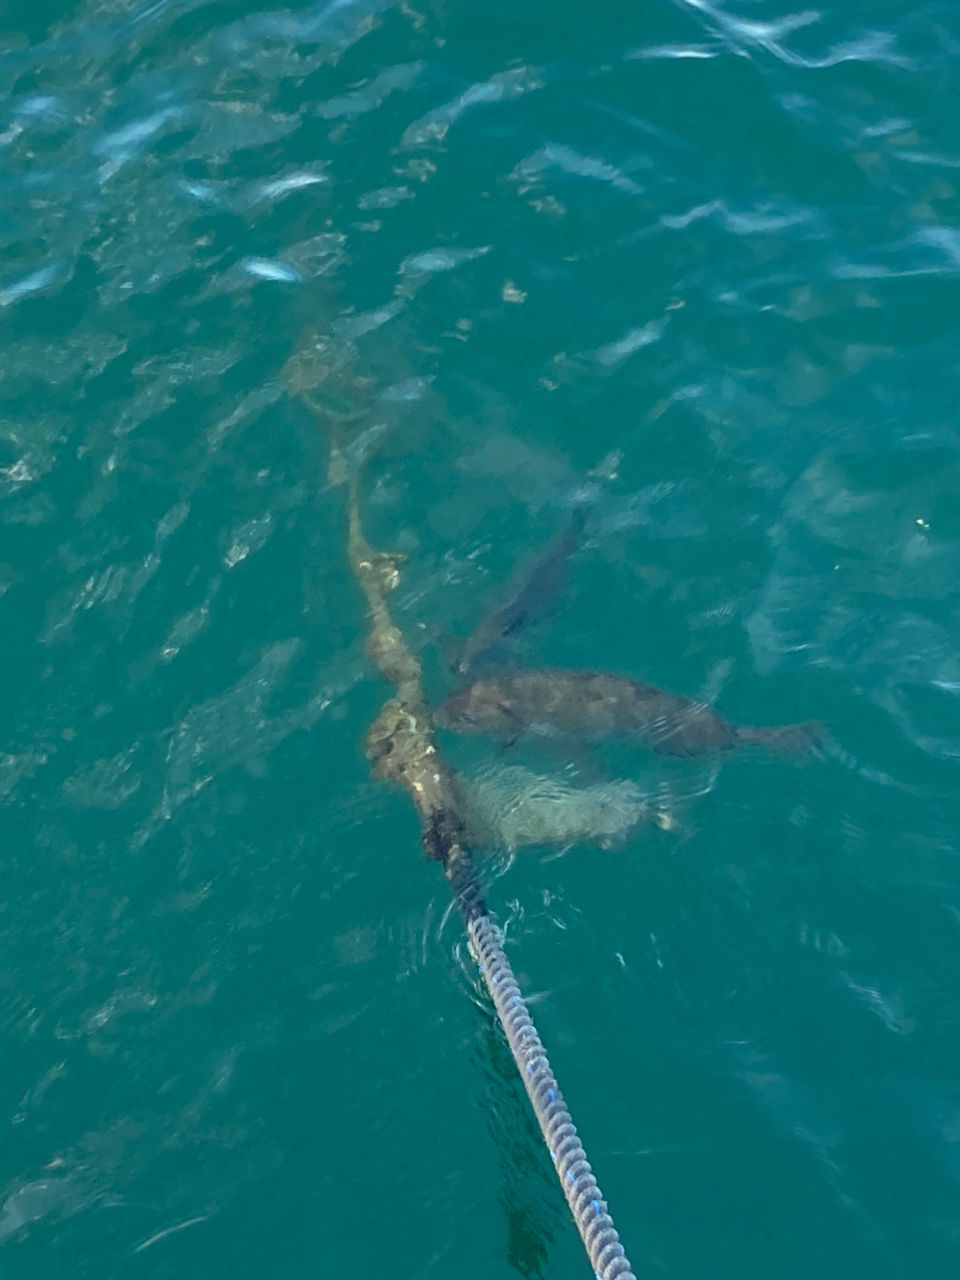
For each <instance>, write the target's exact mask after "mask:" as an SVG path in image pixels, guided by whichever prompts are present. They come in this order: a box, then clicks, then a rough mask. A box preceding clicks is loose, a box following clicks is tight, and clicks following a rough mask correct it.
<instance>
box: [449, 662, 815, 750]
mask: <svg viewBox="0 0 960 1280" xmlns="http://www.w3.org/2000/svg"><path fill="white" fill-rule="evenodd" d="M437 723H438V724H439V725H441V726H443V727H444V728H447V729H453V730H455V731H456V732H458V733H478V734H490V735H492V736H495V737H499V738H501V739H502V740H504V741H506V742H512V741H515V740H516V739H517V738H519V737H521V736H522V735H524V734H528V733H532V734H547V735H555V734H567V735H570V736H573V737H577V738H582V739H598V738H609V737H628V738H636V739H638V740H643V741H645V742H647V743H648V744H649V745H650V746H651V747H652V748H653V750H654V751H657V752H659V753H660V754H661V755H670V756H695V755H704V754H706V753H708V752H712V751H729V750H731V749H732V748H734V747H740V746H751V745H759V746H768V747H774V748H776V749H778V750H783V751H802V750H808V751H809V750H812V749H814V748H816V747H817V746H819V744H820V743H821V742H822V740H823V736H824V730H823V726H822V725H820V724H817V723H816V722H814V721H810V722H808V723H805V724H788V725H773V726H770V727H752V726H747V725H735V724H731V723H730V722H729V721H728V720H724V718H723V717H722V716H721V715H719V714H718V713H717V712H716V711H713V710H712V709H711V708H710V707H708V706H706V705H705V704H704V703H701V702H692V701H691V700H690V699H688V698H681V697H678V696H677V695H676V694H672V693H666V692H665V691H664V690H662V689H657V688H654V686H653V685H649V684H641V683H640V682H639V681H637V680H630V679H628V678H627V677H625V676H617V675H607V674H605V673H603V672H595V671H579V670H565V669H562V668H555V667H554V668H551V667H545V668H539V669H533V670H530V671H521V672H517V673H516V674H513V675H505V676H499V677H493V678H491V679H487V680H475V681H474V682H473V683H472V684H469V685H467V686H466V688H464V689H460V690H458V691H456V692H454V693H452V694H450V696H449V697H448V698H447V699H446V700H445V701H444V702H443V703H442V705H441V706H440V708H439V710H438V712H437Z"/></svg>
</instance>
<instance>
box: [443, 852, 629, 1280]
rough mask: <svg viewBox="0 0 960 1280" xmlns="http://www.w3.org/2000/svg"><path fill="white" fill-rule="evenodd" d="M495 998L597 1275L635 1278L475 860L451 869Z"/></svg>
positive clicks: (609, 1278) (613, 1278) (462, 861)
mask: <svg viewBox="0 0 960 1280" xmlns="http://www.w3.org/2000/svg"><path fill="white" fill-rule="evenodd" d="M448 876H449V878H450V880H451V883H452V884H453V889H454V893H455V894H456V899H457V905H458V906H459V908H460V912H461V914H462V915H463V919H464V923H465V924H466V926H467V934H468V936H469V938H470V943H471V945H472V947H473V951H474V954H475V956H476V957H477V960H478V962H479V965H480V972H481V974H482V976H483V980H484V983H485V984H486V987H487V991H489V993H490V999H491V1000H492V1001H493V1005H494V1008H495V1009H496V1011H497V1018H498V1019H499V1021H500V1025H501V1026H502V1027H503V1031H504V1034H505V1035H506V1037H507V1043H508V1044H509V1046H510V1052H511V1053H512V1054H513V1060H514V1062H515V1063H516V1066H517V1070H518V1071H519V1072H520V1078H521V1079H522V1080H523V1083H524V1085H525V1087H526V1090H527V1096H528V1097H529V1099H530V1105H531V1106H532V1107H533V1112H534V1115H535V1116H536V1117H537V1123H538V1124H539V1126H540V1132H541V1133H542V1134H543V1140H544V1142H545V1143H546V1144H547V1150H548V1151H549V1152H550V1156H551V1158H552V1160H553V1164H554V1168H555V1169H556V1171H557V1177H558V1178H559V1179H560V1186H561V1187H562V1188H563V1194H564V1195H565V1196H566V1198H567V1204H568V1205H569V1207H570V1212H571V1214H572V1215H573V1220H574V1223H575V1224H576V1227H577V1230H578V1231H579V1233H580V1239H581V1240H582V1241H583V1247H584V1248H585V1249H586V1251H587V1257H588V1258H589V1259H590V1265H591V1266H592V1267H593V1272H594V1275H595V1276H597V1278H598V1280H635V1277H634V1274H633V1271H632V1269H631V1267H630V1263H629V1261H628V1259H627V1255H626V1253H625V1252H624V1248H623V1245H622V1244H621V1243H620V1236H619V1234H618V1233H617V1229H616V1227H615V1226H614V1224H613V1219H612V1218H611V1216H610V1214H609V1213H608V1212H607V1205H606V1201H605V1200H604V1198H603V1196H602V1194H601V1192H600V1188H599V1186H598V1185H597V1180H596V1178H595V1177H594V1176H593V1170H592V1169H591V1167H590V1162H589V1160H588V1159H587V1153H586V1151H585V1150H584V1147H583V1143H582V1142H581V1141H580V1138H579V1136H578V1135H577V1130H576V1126H575V1125H574V1123H573V1119H572V1117H571V1115H570V1112H569V1111H568V1110H567V1104H566V1103H565V1102H564V1100H563V1094H562V1093H561V1092H560V1086H559V1085H558V1084H557V1080H556V1077H555V1076H554V1074H553V1070H552V1068H551V1066H550V1060H549V1058H548V1057H547V1052H546V1050H545V1049H544V1047H543V1042H542V1041H541V1039H540V1034H539V1032H538V1031H537V1028H536V1024H535V1023H534V1021H533V1018H532V1017H531V1016H530V1011H529V1009H528V1008H527V1004H526V1001H525V1000H524V998H523V995H522V993H521V991H520V987H519V984H518V983H517V980H516V978H515V977H514V973H513V968H512V966H511V964H510V961H509V960H508V959H507V954H506V952H505V951H504V948H503V938H502V935H501V933H500V930H499V929H498V928H497V926H496V924H495V923H494V921H493V919H492V918H491V916H490V914H489V912H488V910H487V906H486V903H485V902H484V900H483V897H482V895H481V893H480V890H479V888H478V886H477V882H476V877H475V874H474V869H473V865H472V859H471V860H469V862H468V861H467V859H465V858H461V859H460V860H458V862H457V863H456V864H454V865H453V866H452V867H450V868H448Z"/></svg>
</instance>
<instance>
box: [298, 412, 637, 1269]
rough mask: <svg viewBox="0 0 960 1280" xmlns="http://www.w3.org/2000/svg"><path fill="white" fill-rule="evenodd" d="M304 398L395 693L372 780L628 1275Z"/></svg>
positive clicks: (589, 1217) (602, 1238) (384, 559)
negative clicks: (398, 812) (423, 866)
mask: <svg viewBox="0 0 960 1280" xmlns="http://www.w3.org/2000/svg"><path fill="white" fill-rule="evenodd" d="M304 400H305V403H307V404H308V405H309V407H310V408H311V409H313V411H314V412H316V413H318V415H319V416H320V417H321V418H322V419H323V418H325V419H326V423H324V424H323V425H325V426H326V427H327V433H328V437H329V442H330V478H331V481H332V482H333V483H336V484H345V485H346V486H347V520H348V530H347V549H348V553H349V558H350V564H351V566H352V568H353V572H354V574H355V575H356V578H357V581H358V583H359V584H360V587H361V589H362V590H363V593H364V595H365V596H366V599H367V605H368V607H369V611H370V634H369V637H368V640H367V651H368V653H369V655H370V657H371V659H372V660H373V662H374V663H375V664H376V666H377V667H378V669H379V670H380V672H381V674H382V675H383V676H384V677H385V678H386V679H387V680H388V681H389V682H390V683H391V684H392V685H393V686H394V688H395V690H396V694H395V696H394V697H392V698H390V699H389V700H388V701H387V702H386V703H385V704H384V706H383V708H382V710H381V712H380V715H379V716H378V717H377V719H376V721H375V722H374V724H373V725H372V727H371V728H370V730H369V732H368V734H367V743H366V745H367V753H368V755H369V756H370V758H371V759H372V760H373V761H374V771H375V772H376V774H377V775H378V776H379V777H382V778H387V779H390V780H392V781H394V782H399V783H400V784H401V785H402V786H404V787H405V788H406V789H407V791H408V792H409V793H410V796H411V797H412V799H413V802H414V804H415V805H416V808H417V812H418V813H419V815H420V823H421V830H422V837H423V844H424V848H425V850H426V853H427V855H428V856H429V857H431V858H435V859H436V860H437V861H438V862H440V864H441V865H442V867H443V870H444V873H445V875H446V877H447V879H448V880H449V881H450V884H451V887H452V889H453V892H454V896H455V899H456V903H457V906H458V907H459V909H460V912H461V914H462V916H463V919H464V923H465V925H466V928H467V933H468V936H469V939H470V944H471V946H472V949H473V951H474V954H475V955H476V958H477V961H478V963H479V965H480V972H481V974H482V975H483V980H484V983H485V984H486V987H487V990H488V992H489V993H490V998H491V1000H492V1001H493V1005H494V1008H495V1010H496V1013H497V1017H498V1018H499V1020H500V1024H501V1026H502V1027H503V1030H504V1034H505V1035H506V1037H507V1043H508V1044H509V1046H510V1052H511V1053H512V1054H513V1060H514V1062H515V1063H516V1065H517V1070H518V1071H519V1072H520V1076H521V1078H522V1080H523V1083H524V1085H525V1087H526V1090H527V1095H528V1096H529V1098H530V1103H531V1105H532V1107H533V1110H534V1113H535V1115H536V1117H537V1122H538V1124H539V1125H540V1131H541V1133H542V1134H543V1137H544V1141H545V1142H546V1144H547V1149H548V1151H549V1152H550V1155H551V1158H552V1159H553V1162H554V1167H555V1168H556V1171H557V1176H558V1178H559V1179H560V1185H561V1186H562V1188H563V1192H564V1195H565V1196H566V1198H567V1203H568V1205H569V1206H570V1212H571V1213H572V1214H573V1219H574V1222H575V1223H576V1225H577V1230H578V1231H579V1232H580V1238H581V1240H582V1241H583V1244H584V1248H585V1249H586V1251H587V1256H588V1257H589V1259H590V1264H591V1266H592V1267H593V1271H594V1274H595V1275H596V1276H598V1277H599V1280H634V1278H633V1272H632V1270H631V1267H630V1264H629V1262H628V1261H627V1257H626V1254H625V1253H624V1250H623V1245H622V1244H621V1243H620V1238H619V1236H618V1234H617V1231H616V1228H615V1227H614V1225H613V1220H612V1218H611V1217H610V1214H609V1213H608V1212H607V1206H606V1202H605V1201H604V1199H603V1196H602V1195H601V1193H600V1188H599V1187H598V1186H597V1181H596V1178H595V1177H594V1176H593V1171H592V1170H591V1168H590V1164H589V1162H588V1160H587V1156H586V1152H585V1151H584V1148H583V1144H582V1143H581V1141H580V1138H579V1137H578V1135H577V1130H576V1128H575V1126H574V1124H573V1121H572V1119H571V1117H570V1112H569V1111H568V1110H567V1107H566V1104H565V1102H564V1100H563V1095H562V1094H561V1092H560V1087H559V1085H558V1084H557V1081H556V1077H555V1076H554V1074H553V1071H552V1069H551V1067H550V1062H549V1059H548V1058H547V1054H546V1051H545V1050H544V1047H543V1043H542V1042H541V1040H540V1036H539V1034H538V1032H537V1028H536V1026H535V1025H534V1022H533V1019H532V1018H531V1016H530V1012H529V1010H528V1008H527V1006H526V1003H525V1001H524V999H523V996H522V994H521V991H520V987H519V985H518V983H517V980H516V978H515V977H514V973H513V969H512V967H511V965H510V961H509V960H508V959H507V955H506V952H505V951H504V947H503V937H502V935H501V932H500V930H499V928H498V927H497V925H496V924H495V923H494V921H493V919H492V917H491V916H490V913H489V911H488V909H487V905H486V902H485V901H484V898H483V894H482V892H481V890H480V886H479V882H478V879H477V874H476V869H475V866H474V861H473V857H472V855H471V852H470V849H469V846H468V844H467V842H466V836H465V830H464V824H463V822H462V820H461V817H460V813H461V808H462V805H461V799H460V785H459V782H458V778H457V775H456V773H455V772H454V771H453V770H452V769H451V768H450V767H449V766H448V765H447V764H445V763H444V761H443V760H442V758H441V757H440V755H439V753H438V751H437V747H436V744H435V742H434V725H433V717H432V714H431V711H430V707H429V705H428V703H427V700H426V696H425V694H424V691H423V683H422V677H421V669H420V663H419V661H418V660H417V658H416V657H415V655H414V654H413V653H412V652H411V650H410V649H409V648H408V646H407V645H406V643H405V641H404V638H403V636H402V634H401V632H400V631H399V629H398V628H397V627H396V625H395V624H394V622H393V620H392V618H391V616H390V611H389V609H388V607H387V596H388V594H389V592H390V591H391V590H392V589H393V587H394V586H396V584H397V581H398V578H399V558H398V557H395V556H389V555H384V554H382V553H377V552H374V551H373V550H372V549H371V547H370V546H369V544H368V543H367V541H366V538H365V537H364V533H363V528H362V525H361V521H360V487H359V480H358V477H357V472H356V468H355V467H354V468H351V467H350V466H348V464H347V460H346V458H345V456H344V448H343V439H342V424H341V423H339V422H338V421H337V418H336V416H335V415H333V416H331V415H328V414H326V413H324V412H323V410H322V409H321V408H319V407H318V406H317V405H316V404H315V403H314V402H313V401H312V400H311V399H310V398H308V397H304Z"/></svg>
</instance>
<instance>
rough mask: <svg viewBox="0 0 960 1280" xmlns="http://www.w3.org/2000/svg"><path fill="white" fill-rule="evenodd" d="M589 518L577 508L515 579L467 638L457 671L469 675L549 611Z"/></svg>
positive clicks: (563, 582)
mask: <svg viewBox="0 0 960 1280" xmlns="http://www.w3.org/2000/svg"><path fill="white" fill-rule="evenodd" d="M586 520H587V517H586V512H585V511H584V509H583V506H582V505H581V506H577V507H575V508H574V509H573V511H572V512H571V514H570V519H569V520H568V521H567V523H566V525H565V526H564V529H563V531H562V532H561V534H560V535H559V537H558V538H557V539H556V540H555V541H554V542H553V543H551V545H550V546H549V547H548V548H547V550H546V551H545V552H544V553H543V554H542V555H541V556H540V557H539V558H538V559H537V560H536V561H535V562H534V563H533V564H532V565H530V566H529V567H528V568H526V569H524V570H523V571H522V572H521V573H520V574H519V575H518V576H517V577H516V578H515V579H514V582H513V584H512V585H511V587H510V588H509V589H508V592H507V597H506V601H505V603H504V604H502V605H500V606H498V607H497V608H496V609H494V610H493V612H492V613H489V614H487V616H486V617H485V618H483V619H482V621H481V622H480V623H479V625H478V626H477V627H476V628H475V629H474V631H473V632H472V633H471V634H470V636H469V637H468V638H467V640H466V642H465V643H464V646H463V649H462V650H461V652H460V656H459V658H458V660H457V662H456V663H455V664H454V670H455V671H457V672H459V673H460V675H466V674H467V672H468V671H470V670H472V669H473V668H474V667H476V666H477V665H478V664H479V663H480V662H482V660H483V659H484V658H487V657H489V656H490V655H491V654H492V653H494V652H495V651H496V650H497V649H498V648H499V647H500V645H501V644H502V643H503V641H504V640H510V639H512V638H513V637H514V636H516V635H518V634H519V633H520V632H521V631H523V630H525V629H526V628H527V627H530V626H533V625H534V624H535V623H537V622H540V621H541V619H543V618H544V617H545V616H546V615H547V614H548V613H549V612H550V610H551V609H552V608H553V606H554V604H555V602H556V599H557V597H558V596H559V595H560V592H561V591H562V590H563V587H564V584H565V582H566V576H567V562H568V561H569V559H570V557H571V555H573V553H574V551H576V549H577V547H578V546H579V545H580V540H581V538H582V537H583V530H584V527H585V525H586Z"/></svg>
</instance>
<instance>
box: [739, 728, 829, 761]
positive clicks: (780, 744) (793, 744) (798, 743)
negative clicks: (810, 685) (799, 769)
mask: <svg viewBox="0 0 960 1280" xmlns="http://www.w3.org/2000/svg"><path fill="white" fill-rule="evenodd" d="M826 736H827V731H826V729H825V728H824V726H823V725H822V724H821V723H820V721H819V720H805V721H804V722H803V723H802V724H777V725H770V726H767V727H755V726H747V727H744V728H738V729H737V741H738V742H742V743H745V744H746V745H748V746H759V747H770V748H772V749H773V750H774V751H780V752H783V753H784V754H785V755H801V756H814V755H819V754H820V751H821V749H822V748H823V744H824V741H825V739H826Z"/></svg>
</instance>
